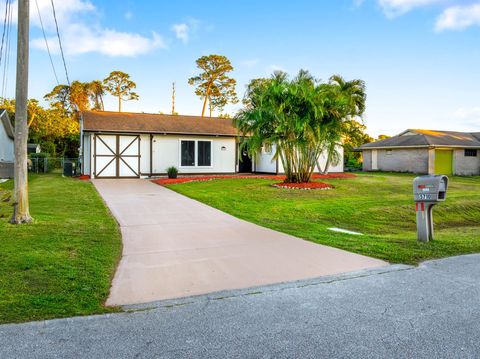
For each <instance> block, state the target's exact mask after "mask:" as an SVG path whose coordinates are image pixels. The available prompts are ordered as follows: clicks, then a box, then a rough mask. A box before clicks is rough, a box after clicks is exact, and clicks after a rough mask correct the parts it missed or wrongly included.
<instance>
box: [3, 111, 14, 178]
mask: <svg viewBox="0 0 480 359" xmlns="http://www.w3.org/2000/svg"><path fill="white" fill-rule="evenodd" d="M13 162H14V154H13V128H12V124H11V123H10V119H9V118H8V113H7V111H6V110H3V109H2V110H0V179H3V178H12V177H13Z"/></svg>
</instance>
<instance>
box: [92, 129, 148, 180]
mask: <svg viewBox="0 0 480 359" xmlns="http://www.w3.org/2000/svg"><path fill="white" fill-rule="evenodd" d="M93 153H94V154H93V157H94V172H93V175H94V177H95V178H119V177H121V178H138V177H140V136H135V135H95V137H94V152H93Z"/></svg>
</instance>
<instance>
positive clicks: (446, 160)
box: [435, 150, 453, 175]
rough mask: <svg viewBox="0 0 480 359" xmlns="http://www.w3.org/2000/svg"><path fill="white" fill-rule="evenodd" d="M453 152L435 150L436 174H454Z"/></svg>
mask: <svg viewBox="0 0 480 359" xmlns="http://www.w3.org/2000/svg"><path fill="white" fill-rule="evenodd" d="M452 168H453V151H452V150H435V174H437V175H439V174H442V175H451V174H452V173H453V170H452Z"/></svg>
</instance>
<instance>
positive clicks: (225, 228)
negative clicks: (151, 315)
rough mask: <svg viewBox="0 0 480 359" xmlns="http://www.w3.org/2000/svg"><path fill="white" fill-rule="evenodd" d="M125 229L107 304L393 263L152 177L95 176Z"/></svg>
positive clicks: (97, 185) (97, 184)
mask: <svg viewBox="0 0 480 359" xmlns="http://www.w3.org/2000/svg"><path fill="white" fill-rule="evenodd" d="M93 183H94V185H95V187H96V188H97V190H98V191H99V193H100V194H101V196H102V197H103V198H104V200H105V201H106V203H107V205H108V207H109V208H110V210H111V211H112V213H113V215H114V216H115V217H116V218H117V221H118V223H119V224H120V227H121V232H122V238H123V256H122V259H121V261H120V264H119V266H118V269H117V272H116V274H115V277H114V279H113V283H112V288H111V291H110V296H109V298H108V300H107V305H126V304H135V303H145V302H151V301H156V300H163V299H171V298H179V297H185V296H191V295H197V294H205V293H209V292H215V291H221V290H228V289H241V288H248V287H254V286H259V285H265V284H272V283H280V282H286V281H293V280H299V279H308V278H314V277H318V276H324V275H332V274H338V273H344V272H350V271H357V270H361V269H367V268H374V267H381V266H386V265H388V264H387V263H386V262H384V261H381V260H377V259H373V258H369V257H365V256H361V255H357V254H353V253H349V252H346V251H342V250H339V249H335V248H331V247H327V246H322V245H318V244H314V243H311V242H308V241H305V240H302V239H299V238H295V237H293V236H289V235H286V234H283V233H280V232H276V231H273V230H270V229H267V228H263V227H260V226H257V225H255V224H252V223H249V222H246V221H243V220H240V219H238V218H235V217H232V216H230V215H228V214H226V213H224V212H221V211H219V210H216V209H214V208H212V207H209V206H207V205H204V204H202V203H200V202H197V201H194V200H192V199H189V198H187V197H185V196H182V195H180V194H178V193H175V192H173V191H171V190H169V189H167V188H164V187H161V186H159V185H156V184H153V183H151V182H150V181H147V180H137V179H134V180H129V179H121V180H107V179H103V180H94V181H93Z"/></svg>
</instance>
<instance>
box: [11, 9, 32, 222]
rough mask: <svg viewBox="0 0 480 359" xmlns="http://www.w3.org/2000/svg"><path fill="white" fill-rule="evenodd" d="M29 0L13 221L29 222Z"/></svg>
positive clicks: (23, 20) (21, 24)
mask: <svg viewBox="0 0 480 359" xmlns="http://www.w3.org/2000/svg"><path fill="white" fill-rule="evenodd" d="M29 6H30V4H29V0H19V1H18V43H17V80H16V81H17V82H16V92H15V141H14V142H15V144H14V146H15V147H14V148H15V165H14V203H13V215H12V218H11V219H10V223H12V224H22V223H30V222H31V221H32V217H30V211H29V206H28V168H27V140H28V122H27V98H28V31H29Z"/></svg>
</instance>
